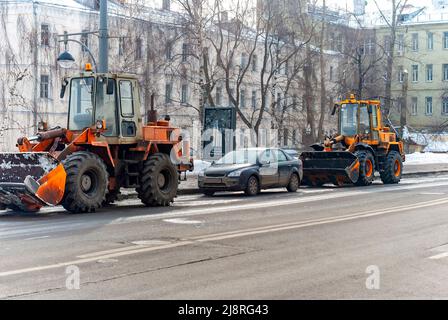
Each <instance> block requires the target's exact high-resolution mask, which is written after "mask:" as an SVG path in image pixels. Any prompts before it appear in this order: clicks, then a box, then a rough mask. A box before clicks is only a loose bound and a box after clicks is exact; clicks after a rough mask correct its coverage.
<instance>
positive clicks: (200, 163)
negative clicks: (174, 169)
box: [188, 160, 212, 175]
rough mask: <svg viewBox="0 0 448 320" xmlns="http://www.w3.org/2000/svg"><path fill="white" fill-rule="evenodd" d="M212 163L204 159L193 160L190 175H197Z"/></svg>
mask: <svg viewBox="0 0 448 320" xmlns="http://www.w3.org/2000/svg"><path fill="white" fill-rule="evenodd" d="M211 165H212V164H211V163H210V162H207V161H204V160H194V171H193V172H189V173H188V174H190V175H198V174H199V172H201V171H203V170H205V169H207V168H208V167H210V166H211Z"/></svg>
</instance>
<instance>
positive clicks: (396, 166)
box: [394, 160, 401, 177]
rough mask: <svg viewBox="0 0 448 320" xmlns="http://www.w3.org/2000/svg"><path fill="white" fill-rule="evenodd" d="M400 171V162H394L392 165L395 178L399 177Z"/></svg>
mask: <svg viewBox="0 0 448 320" xmlns="http://www.w3.org/2000/svg"><path fill="white" fill-rule="evenodd" d="M400 171H401V164H400V161H398V160H395V164H394V174H395V176H396V177H398V176H400Z"/></svg>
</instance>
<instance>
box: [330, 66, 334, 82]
mask: <svg viewBox="0 0 448 320" xmlns="http://www.w3.org/2000/svg"><path fill="white" fill-rule="evenodd" d="M329 78H330V81H333V66H330V75H329Z"/></svg>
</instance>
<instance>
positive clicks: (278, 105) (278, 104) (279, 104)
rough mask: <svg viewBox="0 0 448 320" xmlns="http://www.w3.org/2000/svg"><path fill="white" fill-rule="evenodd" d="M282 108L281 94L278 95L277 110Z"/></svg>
mask: <svg viewBox="0 0 448 320" xmlns="http://www.w3.org/2000/svg"><path fill="white" fill-rule="evenodd" d="M281 107H282V94H281V93H280V92H279V93H277V108H281Z"/></svg>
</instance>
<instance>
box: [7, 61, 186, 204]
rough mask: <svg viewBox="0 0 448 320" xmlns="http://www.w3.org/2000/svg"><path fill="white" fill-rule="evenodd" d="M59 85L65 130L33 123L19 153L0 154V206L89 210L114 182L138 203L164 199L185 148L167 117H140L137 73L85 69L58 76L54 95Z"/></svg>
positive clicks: (181, 167)
mask: <svg viewBox="0 0 448 320" xmlns="http://www.w3.org/2000/svg"><path fill="white" fill-rule="evenodd" d="M65 91H68V92H69V106H68V123H67V129H64V128H60V127H55V128H53V129H50V130H48V129H47V128H46V125H43V124H42V125H39V127H40V128H39V131H38V132H37V134H36V135H35V136H33V137H24V138H20V139H18V142H17V146H18V149H19V151H20V152H17V153H0V208H1V207H3V208H10V209H13V210H20V211H27V212H36V211H38V210H39V209H40V208H42V207H43V206H48V205H49V206H57V205H62V206H63V207H64V208H65V209H66V210H68V211H69V212H71V213H84V212H92V211H95V210H96V209H98V208H100V207H102V206H105V205H107V204H110V203H112V202H114V201H115V200H116V199H117V197H118V195H119V193H120V188H135V189H136V190H137V192H138V196H139V198H140V199H141V201H142V202H143V204H145V205H146V206H168V205H170V204H171V203H172V202H173V201H174V198H175V197H176V195H177V190H178V184H179V175H180V174H181V173H183V172H186V171H188V170H191V169H192V166H193V165H192V162H191V161H190V159H189V155H190V150H189V149H190V147H189V145H188V141H187V139H183V138H182V134H181V132H180V130H179V129H178V128H173V127H172V126H171V125H170V122H169V118H168V117H167V118H166V119H165V120H157V116H155V117H153V119H151V120H150V122H149V123H147V124H144V122H143V121H144V120H143V117H142V115H141V111H140V110H141V105H140V98H139V97H140V93H139V86H138V81H137V79H136V78H135V77H134V76H132V75H126V74H112V73H108V74H95V73H93V72H91V71H90V70H87V71H85V72H82V73H81V74H79V75H77V76H74V77H71V78H66V79H64V81H63V85H62V89H61V98H62V97H63V96H64V95H65ZM153 115H154V114H153Z"/></svg>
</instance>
